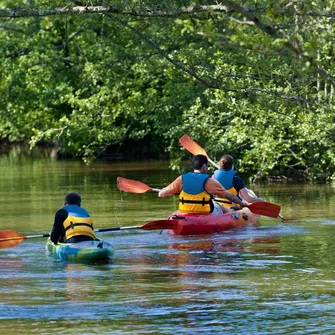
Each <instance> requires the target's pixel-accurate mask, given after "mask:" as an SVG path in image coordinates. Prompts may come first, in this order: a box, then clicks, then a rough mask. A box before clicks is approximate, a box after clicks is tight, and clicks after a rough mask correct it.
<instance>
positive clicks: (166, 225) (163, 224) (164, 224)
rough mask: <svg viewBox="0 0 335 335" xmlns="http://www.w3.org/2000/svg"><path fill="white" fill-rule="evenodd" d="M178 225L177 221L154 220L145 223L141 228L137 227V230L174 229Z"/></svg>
mask: <svg viewBox="0 0 335 335" xmlns="http://www.w3.org/2000/svg"><path fill="white" fill-rule="evenodd" d="M178 224H179V221H178V220H155V221H150V222H147V223H146V224H144V225H143V226H137V228H138V229H145V230H156V229H176V228H177V227H178Z"/></svg>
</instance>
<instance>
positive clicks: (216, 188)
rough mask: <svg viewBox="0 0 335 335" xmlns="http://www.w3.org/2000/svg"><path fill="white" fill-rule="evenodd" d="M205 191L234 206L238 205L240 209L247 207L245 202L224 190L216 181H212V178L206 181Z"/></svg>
mask: <svg viewBox="0 0 335 335" xmlns="http://www.w3.org/2000/svg"><path fill="white" fill-rule="evenodd" d="M205 189H206V191H207V192H208V193H209V194H215V195H217V196H219V197H220V198H227V199H228V200H229V201H231V202H233V203H235V204H239V205H240V206H242V207H246V206H247V205H248V204H247V203H246V202H244V201H242V200H241V199H240V198H239V197H237V196H236V195H234V194H232V193H230V192H228V191H227V190H225V189H224V188H223V186H222V185H221V184H220V183H219V182H218V181H217V180H214V179H212V178H208V179H207V181H206V184H205Z"/></svg>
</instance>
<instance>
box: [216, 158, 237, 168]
mask: <svg viewBox="0 0 335 335" xmlns="http://www.w3.org/2000/svg"><path fill="white" fill-rule="evenodd" d="M219 165H220V168H221V169H222V170H226V171H229V170H231V169H232V168H233V165H234V158H233V157H232V156H230V155H223V156H222V157H221V159H220V162H219Z"/></svg>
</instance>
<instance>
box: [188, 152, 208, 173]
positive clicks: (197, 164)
mask: <svg viewBox="0 0 335 335" xmlns="http://www.w3.org/2000/svg"><path fill="white" fill-rule="evenodd" d="M204 164H206V165H208V159H207V156H205V155H195V156H193V158H192V168H193V169H194V170H200V169H201V168H202V166H203V165H204Z"/></svg>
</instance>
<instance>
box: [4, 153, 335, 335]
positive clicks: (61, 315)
mask: <svg viewBox="0 0 335 335" xmlns="http://www.w3.org/2000/svg"><path fill="white" fill-rule="evenodd" d="M168 165H169V162H166V161H154V162H131V163H129V162H128V163H122V162H121V163H120V162H110V163H104V162H99V163H95V164H92V165H90V166H86V165H84V164H83V163H82V162H79V161H58V160H56V159H52V158H50V157H48V156H45V157H40V156H38V157H34V156H26V155H23V154H20V153H16V154H3V155H2V156H1V157H0V186H1V188H0V210H1V216H2V217H1V223H0V230H8V229H10V230H15V231H17V232H20V233H21V234H23V235H35V234H44V233H47V232H49V230H50V228H51V225H52V222H53V216H54V213H55V211H56V210H57V209H59V208H61V206H62V203H63V198H64V195H65V194H66V193H68V192H70V191H76V192H79V193H80V194H81V195H82V198H83V203H82V205H83V207H84V208H86V209H88V210H89V211H90V213H91V215H92V217H93V220H94V223H95V228H107V227H117V226H123V227H125V226H134V225H140V224H144V223H145V222H147V221H150V220H154V219H163V218H167V216H168V215H169V214H170V213H171V212H172V211H173V210H175V209H176V207H177V204H178V202H177V199H176V198H175V197H170V198H165V199H160V198H158V196H157V193H155V192H150V191H149V192H146V193H143V194H127V193H123V192H120V191H119V190H118V189H117V187H116V178H117V176H123V177H126V178H131V179H136V180H140V181H142V182H145V183H146V184H148V185H150V186H151V187H154V188H161V187H163V186H165V185H166V184H167V183H169V182H170V181H172V180H173V179H174V178H175V177H176V176H177V174H176V172H173V171H171V170H169V168H168ZM248 186H249V187H250V188H252V189H253V190H254V191H255V192H256V193H257V194H258V195H260V196H262V197H263V198H265V199H266V200H267V201H271V202H275V203H278V204H280V205H282V215H283V216H285V217H290V218H294V219H295V221H293V222H290V223H281V221H280V220H279V219H271V218H266V217H262V219H261V226H260V227H259V228H247V229H244V230H237V231H230V232H227V233H224V234H223V233H222V234H215V235H210V236H208V235H206V236H189V237H185V236H184V237H178V236H171V235H169V234H168V233H167V232H165V231H164V232H160V231H143V230H130V231H121V232H111V233H104V234H99V237H101V238H103V239H105V240H107V241H109V242H111V243H112V244H113V245H114V247H115V255H114V258H113V260H111V261H110V262H109V263H107V264H70V263H64V262H60V261H57V260H55V259H53V258H52V257H50V256H47V255H46V252H45V239H43V238H39V239H29V240H25V241H23V242H21V243H20V244H19V245H17V246H16V247H13V248H10V249H0V297H1V299H0V333H1V334H8V335H12V334H177V333H178V334H335V266H334V264H335V262H334V258H335V246H334V245H335V244H334V237H335V187H334V186H332V185H329V184H328V185H324V184H317V185H309V184H294V183H285V184H271V185H248Z"/></svg>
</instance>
